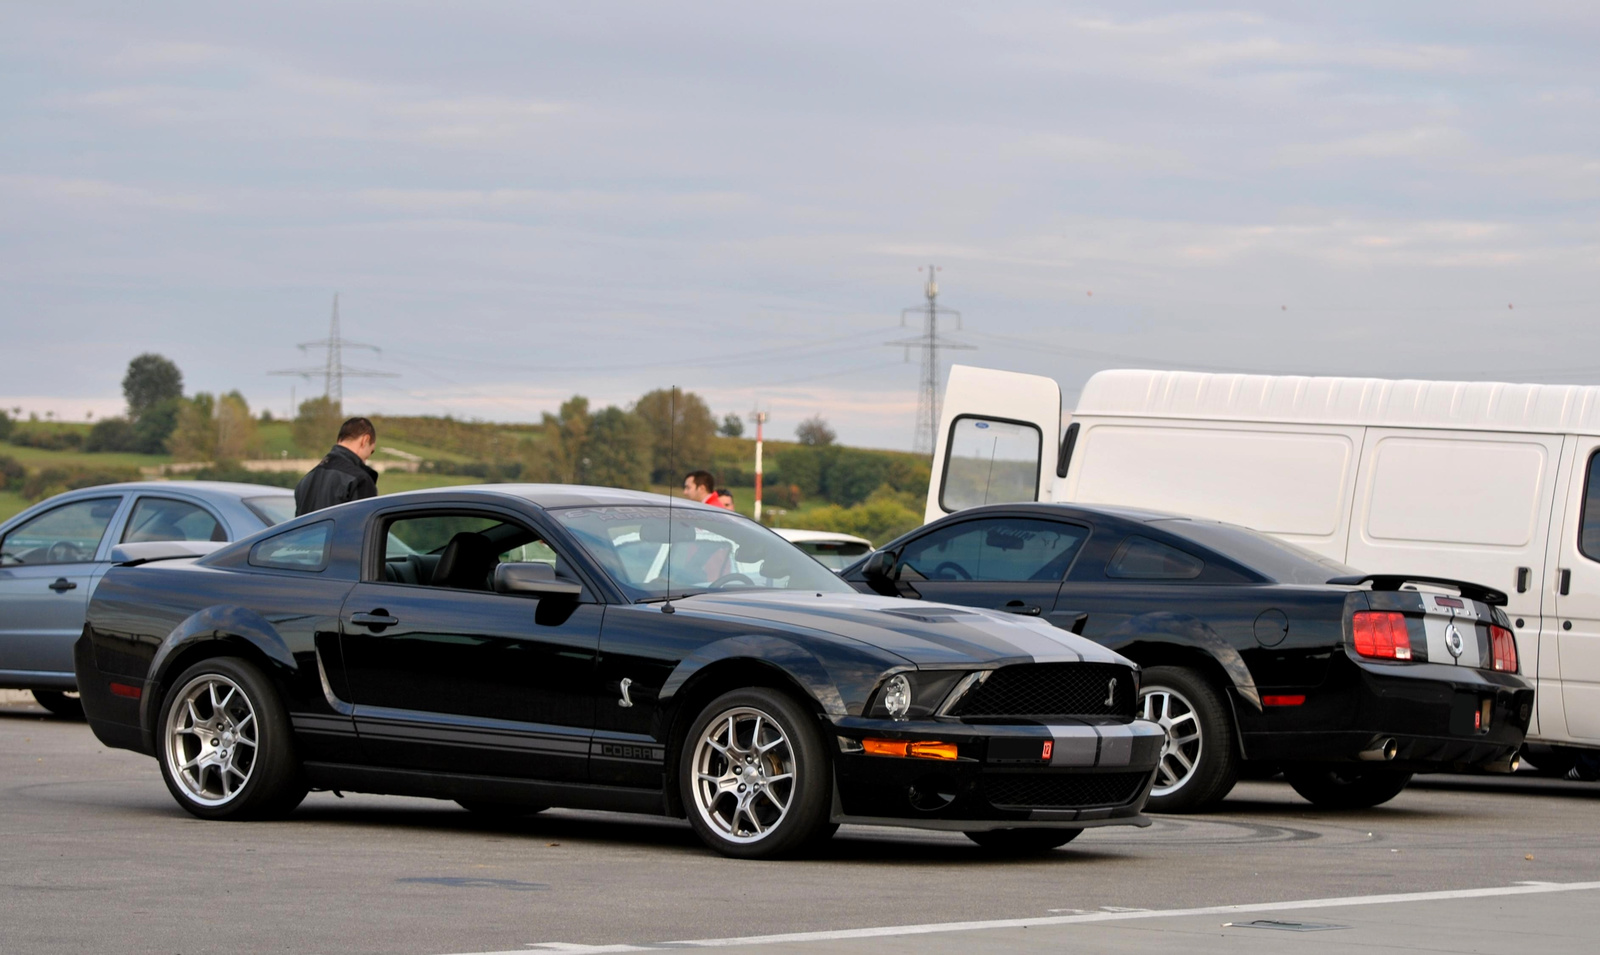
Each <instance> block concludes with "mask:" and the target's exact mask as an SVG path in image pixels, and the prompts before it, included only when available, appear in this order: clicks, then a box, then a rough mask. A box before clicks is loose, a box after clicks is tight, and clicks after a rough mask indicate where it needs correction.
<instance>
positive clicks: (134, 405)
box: [122, 352, 183, 421]
mask: <svg viewBox="0 0 1600 955" xmlns="http://www.w3.org/2000/svg"><path fill="white" fill-rule="evenodd" d="M122 395H123V397H124V398H126V399H128V417H130V418H132V419H134V420H136V421H137V420H138V419H139V417H140V416H142V415H143V414H144V413H145V412H146V411H147V410H149V409H151V408H153V407H155V406H156V405H159V404H161V403H162V402H163V401H170V400H173V399H177V398H182V397H183V372H181V371H179V370H178V366H177V365H175V364H173V363H172V361H171V360H170V359H168V358H166V357H164V356H161V355H157V354H155V353H154V352H146V353H144V354H143V355H140V356H139V357H138V358H135V359H134V360H133V361H130V362H128V373H127V374H126V375H124V376H123V378H122Z"/></svg>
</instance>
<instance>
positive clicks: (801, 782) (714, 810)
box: [678, 687, 833, 859]
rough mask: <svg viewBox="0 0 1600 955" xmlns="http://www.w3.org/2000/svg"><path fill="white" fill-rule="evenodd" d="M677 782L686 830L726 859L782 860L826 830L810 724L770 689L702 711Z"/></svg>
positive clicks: (819, 761)
mask: <svg viewBox="0 0 1600 955" xmlns="http://www.w3.org/2000/svg"><path fill="white" fill-rule="evenodd" d="M678 781H679V790H680V792H681V793H682V796H683V805H684V808H685V809H686V810H687V814H688V816H689V824H690V825H691V826H693V827H694V831H695V833H696V834H697V835H699V836H700V838H701V839H702V840H703V841H704V842H705V843H706V845H708V846H710V847H711V848H713V849H715V850H717V851H718V852H720V853H722V854H723V855H726V856H732V857H734V858H737V859H767V858H772V857H774V856H779V855H785V854H788V853H791V852H795V851H798V850H801V849H804V848H805V847H807V846H810V845H815V844H816V843H817V842H818V841H820V840H822V839H823V836H824V833H826V832H827V831H828V829H829V827H830V825H831V824H830V823H829V821H828V806H829V796H830V794H831V793H832V791H833V773H832V768H831V767H830V765H829V763H828V756H827V750H826V748H825V747H824V746H823V744H822V738H821V734H819V733H818V732H817V729H816V720H815V718H813V717H812V715H811V714H810V713H808V712H807V711H806V710H805V709H804V708H803V707H802V706H801V705H800V704H799V703H797V702H795V700H793V699H792V698H790V697H789V696H788V695H787V694H784V693H780V692H778V691H777V690H771V689H767V688H765V687H751V688H749V689H744V690H734V691H733V692H731V693H724V694H723V695H722V696H719V697H717V698H716V699H715V700H713V701H712V702H711V704H710V705H709V706H707V707H706V708H705V709H704V710H702V711H701V713H700V715H699V717H697V718H696V719H695V721H694V723H693V725H691V726H690V727H689V735H688V737H687V738H686V739H685V740H684V745H683V755H682V756H681V757H680V759H679V763H678ZM829 834H831V833H829Z"/></svg>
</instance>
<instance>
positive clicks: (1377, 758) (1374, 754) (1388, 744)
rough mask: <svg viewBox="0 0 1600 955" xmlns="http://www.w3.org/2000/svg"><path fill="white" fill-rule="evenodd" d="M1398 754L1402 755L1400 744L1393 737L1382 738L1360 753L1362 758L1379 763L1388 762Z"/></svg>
mask: <svg viewBox="0 0 1600 955" xmlns="http://www.w3.org/2000/svg"><path fill="white" fill-rule="evenodd" d="M1398 755H1400V744H1399V743H1398V742H1396V741H1395V739H1394V738H1393V737H1390V738H1389V739H1385V740H1380V741H1379V742H1377V743H1375V744H1374V745H1372V746H1371V747H1369V748H1367V749H1364V750H1362V751H1361V753H1360V756H1361V758H1362V759H1365V760H1368V761H1369V762H1378V763H1386V762H1388V761H1389V760H1391V759H1394V758H1395V757H1396V756H1398Z"/></svg>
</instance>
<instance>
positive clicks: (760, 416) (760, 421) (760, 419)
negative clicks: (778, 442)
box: [750, 411, 767, 522]
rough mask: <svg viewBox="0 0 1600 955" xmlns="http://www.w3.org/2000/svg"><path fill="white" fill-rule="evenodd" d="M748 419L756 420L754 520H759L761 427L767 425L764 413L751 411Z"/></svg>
mask: <svg viewBox="0 0 1600 955" xmlns="http://www.w3.org/2000/svg"><path fill="white" fill-rule="evenodd" d="M750 417H752V418H754V419H756V506H755V514H754V516H755V519H756V521H757V522H759V521H760V520H761V437H762V435H761V426H762V425H764V424H766V423H767V413H766V412H765V411H753V412H751V413H750Z"/></svg>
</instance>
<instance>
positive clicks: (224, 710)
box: [156, 657, 306, 819]
mask: <svg viewBox="0 0 1600 955" xmlns="http://www.w3.org/2000/svg"><path fill="white" fill-rule="evenodd" d="M160 714H161V717H160V723H159V725H158V726H157V727H156V734H157V735H156V738H157V740H158V741H159V743H158V745H159V746H160V751H159V753H158V754H157V756H158V759H159V760H160V763H161V776H162V778H163V779H165V780H166V783H167V789H168V790H169V791H171V793H172V796H173V798H174V799H176V800H177V801H178V805H180V806H182V807H183V808H184V809H187V810H188V811H189V812H191V813H193V814H194V815H196V816H199V817H200V818H202V819H266V818H272V817H276V816H282V815H285V814H287V813H288V812H289V811H290V810H292V809H293V808H294V807H295V806H298V805H299V804H300V801H301V800H302V799H304V798H305V797H306V784H305V782H304V780H303V779H302V778H301V775H300V764H299V761H298V760H297V759H296V758H295V753H294V738H293V736H292V735H291V733H290V729H289V716H288V714H287V712H285V710H284V708H283V703H282V701H280V700H279V699H278V694H277V693H276V692H275V691H274V690H273V689H272V685H271V684H270V683H268V682H267V679H266V677H265V676H263V675H262V673H261V671H260V670H258V669H256V667H255V666H253V665H252V664H250V663H249V662H247V661H245V660H241V659H239V658H238V657H212V658H210V659H207V660H201V661H200V662H199V663H196V664H195V665H194V666H192V667H190V668H189V669H187V670H185V671H183V673H181V674H180V675H179V676H178V678H177V679H176V680H174V681H173V682H172V689H171V690H170V691H169V692H168V693H167V695H166V699H165V700H164V701H163V702H162V705H161V710H160Z"/></svg>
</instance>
